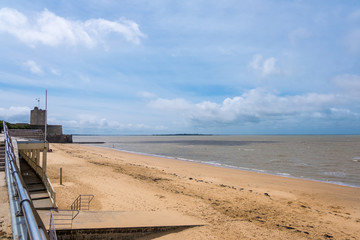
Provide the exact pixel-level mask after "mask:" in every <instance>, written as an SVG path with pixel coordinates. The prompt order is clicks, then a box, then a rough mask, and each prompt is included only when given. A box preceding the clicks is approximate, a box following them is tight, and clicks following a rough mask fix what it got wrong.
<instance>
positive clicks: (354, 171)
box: [73, 135, 360, 187]
mask: <svg viewBox="0 0 360 240" xmlns="http://www.w3.org/2000/svg"><path fill="white" fill-rule="evenodd" d="M73 139H74V142H104V143H103V144H90V145H94V146H100V147H107V148H115V149H118V150H125V151H130V152H136V153H143V154H148V155H156V156H163V157H168V158H175V159H180V160H184V161H196V162H201V163H205V164H212V165H216V166H221V167H230V168H238V169H242V170H248V171H256V172H263V173H269V174H275V175H281V176H286V177H296V178H304V179H312V180H317V181H323V182H330V183H335V184H341V185H347V186H354V187H360V135H264V136H260V135H254V136H251V135H250V136H249V135H239V136H232V135H231V136H228V135H227V136H221V135H214V136H74V137H73Z"/></svg>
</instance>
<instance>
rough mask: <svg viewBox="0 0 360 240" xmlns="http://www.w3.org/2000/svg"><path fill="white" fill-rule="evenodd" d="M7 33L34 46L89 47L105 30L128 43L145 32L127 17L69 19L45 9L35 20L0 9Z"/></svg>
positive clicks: (2, 28)
mask: <svg viewBox="0 0 360 240" xmlns="http://www.w3.org/2000/svg"><path fill="white" fill-rule="evenodd" d="M1 31H2V32H7V33H9V34H11V35H13V36H15V37H16V38H18V39H19V40H20V41H22V42H24V43H26V44H28V45H30V46H35V45H36V44H44V45H48V46H58V45H62V44H64V45H70V46H75V45H85V46H86V47H88V48H92V47H94V46H96V45H97V43H98V42H102V41H103V40H104V38H105V36H106V35H107V34H109V33H112V32H114V33H118V34H120V35H122V36H123V37H124V38H125V39H126V40H127V41H128V42H132V43H135V44H138V43H140V39H141V38H143V37H145V35H144V34H143V33H142V32H141V31H140V30H139V26H138V25H137V24H136V23H135V22H133V21H130V20H126V19H120V20H118V21H108V20H105V19H101V18H100V19H89V20H87V21H84V22H82V21H73V20H68V19H66V18H63V17H60V16H57V15H55V14H54V13H52V12H50V11H49V10H47V9H45V10H44V11H43V12H41V13H40V14H38V16H37V17H36V18H35V19H30V20H29V18H28V17H27V16H25V15H24V14H23V13H21V12H19V11H17V10H16V9H11V8H2V9H0V32H1Z"/></svg>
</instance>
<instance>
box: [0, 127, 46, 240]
mask: <svg viewBox="0 0 360 240" xmlns="http://www.w3.org/2000/svg"><path fill="white" fill-rule="evenodd" d="M3 128H4V142H5V168H6V179H7V183H8V185H9V184H14V185H15V186H16V193H15V196H10V195H11V194H10V190H9V198H11V197H16V198H18V199H19V205H20V209H19V211H18V212H16V213H15V212H11V214H12V224H16V223H15V222H14V221H13V219H14V215H15V216H16V217H18V216H22V215H23V216H24V219H25V223H26V230H27V234H28V236H29V238H30V239H31V240H35V239H36V240H37V239H39V240H40V239H48V234H47V232H46V229H45V227H44V226H43V223H42V222H41V219H40V218H39V216H38V215H37V212H36V211H35V210H34V206H33V204H32V202H31V199H30V197H29V194H28V192H27V190H26V188H25V187H24V186H25V185H24V182H23V179H22V177H21V174H20V171H19V169H18V167H17V166H16V164H15V161H16V158H15V154H14V150H13V149H14V148H13V145H12V142H11V138H10V136H9V132H8V128H7V126H6V124H5V122H4V124H3ZM9 189H10V187H9ZM9 200H10V199H9ZM13 229H14V227H13ZM13 234H15V233H13ZM14 237H15V236H14ZM18 237H19V236H17V238H18ZM23 237H24V238H25V236H23ZM25 239H26V238H25Z"/></svg>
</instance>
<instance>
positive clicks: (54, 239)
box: [49, 210, 57, 240]
mask: <svg viewBox="0 0 360 240" xmlns="http://www.w3.org/2000/svg"><path fill="white" fill-rule="evenodd" d="M49 237H50V240H57V236H56V229H55V221H54V215H53V212H52V210H50V226H49Z"/></svg>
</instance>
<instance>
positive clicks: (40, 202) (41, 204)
mask: <svg viewBox="0 0 360 240" xmlns="http://www.w3.org/2000/svg"><path fill="white" fill-rule="evenodd" d="M32 203H33V204H34V208H35V209H36V210H50V209H53V208H54V207H53V205H52V202H51V200H50V198H43V199H36V200H32Z"/></svg>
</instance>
